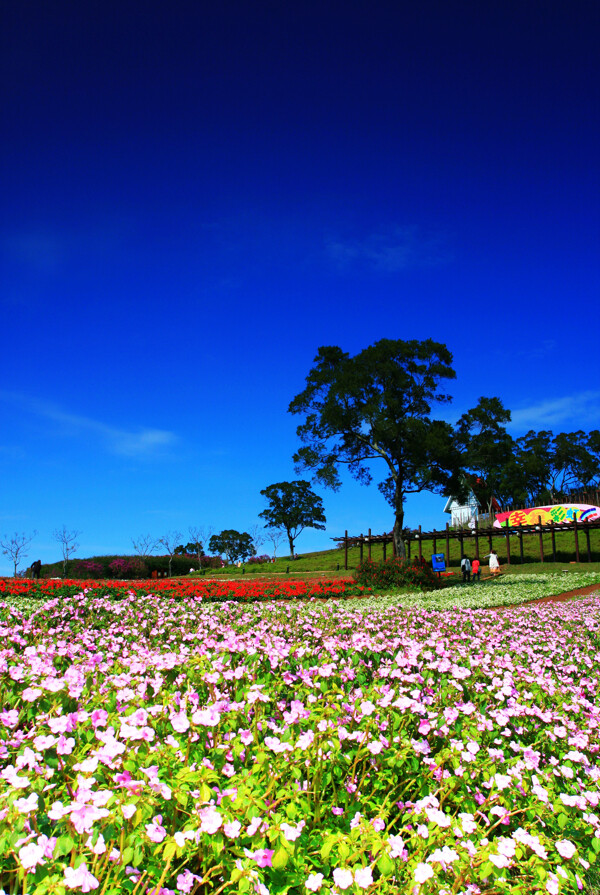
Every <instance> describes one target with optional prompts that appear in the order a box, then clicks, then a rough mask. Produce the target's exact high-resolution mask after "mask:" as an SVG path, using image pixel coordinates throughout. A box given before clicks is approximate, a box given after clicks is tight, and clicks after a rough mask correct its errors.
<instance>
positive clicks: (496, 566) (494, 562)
mask: <svg viewBox="0 0 600 895" xmlns="http://www.w3.org/2000/svg"><path fill="white" fill-rule="evenodd" d="M488 556H489V558H490V575H499V574H500V571H501V569H500V563H499V562H498V554H497V553H496V551H495V550H492V551H491V553H486V557H488Z"/></svg>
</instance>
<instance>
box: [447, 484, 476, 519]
mask: <svg viewBox="0 0 600 895" xmlns="http://www.w3.org/2000/svg"><path fill="white" fill-rule="evenodd" d="M444 513H450V525H451V527H455V526H459V525H468V524H469V523H471V522H472V523H473V524H475V520H476V519H477V518H478V516H479V504H478V503H477V498H476V497H475V495H474V494H473V492H472V491H470V492H469V497H468V499H467V503H459V502H458V500H456V499H455V498H454V497H449V498H448V500H447V501H446V506H445V507H444Z"/></svg>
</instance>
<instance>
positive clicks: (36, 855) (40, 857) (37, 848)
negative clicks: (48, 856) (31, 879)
mask: <svg viewBox="0 0 600 895" xmlns="http://www.w3.org/2000/svg"><path fill="white" fill-rule="evenodd" d="M21 841H23V840H21ZM44 858H45V855H44V848H43V847H42V846H41V845H38V844H37V843H35V842H30V843H29V844H28V845H24V846H23V848H21V849H20V850H19V861H20V862H21V864H22V865H23V867H24V868H25V870H34V869H35V867H37V865H38V864H45V863H46V862H45V860H44Z"/></svg>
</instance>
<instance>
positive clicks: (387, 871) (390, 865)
mask: <svg viewBox="0 0 600 895" xmlns="http://www.w3.org/2000/svg"><path fill="white" fill-rule="evenodd" d="M377 867H378V868H379V872H380V873H381V875H382V876H391V874H392V873H393V872H394V869H395V868H394V862H393V861H392V859H391V858H390V856H389V855H386V854H383V855H381V856H380V857H379V860H378V861H377Z"/></svg>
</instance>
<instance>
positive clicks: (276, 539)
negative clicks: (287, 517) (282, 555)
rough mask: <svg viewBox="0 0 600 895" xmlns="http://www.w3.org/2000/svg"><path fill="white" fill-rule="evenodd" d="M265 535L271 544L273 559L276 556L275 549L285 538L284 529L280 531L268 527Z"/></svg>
mask: <svg viewBox="0 0 600 895" xmlns="http://www.w3.org/2000/svg"><path fill="white" fill-rule="evenodd" d="M266 535H267V541H268V542H269V543H270V544H272V545H273V559H275V557H276V556H277V549H278V547H279V545H280V544H281V542H282V541H283V539H284V538H285V531H282V530H281V529H279V528H268V529H267V532H266Z"/></svg>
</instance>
